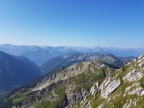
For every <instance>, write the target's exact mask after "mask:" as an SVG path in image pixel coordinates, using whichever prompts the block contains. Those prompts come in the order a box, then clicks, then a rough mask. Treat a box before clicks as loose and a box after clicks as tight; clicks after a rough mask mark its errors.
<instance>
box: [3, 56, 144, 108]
mask: <svg viewBox="0 0 144 108" xmlns="http://www.w3.org/2000/svg"><path fill="white" fill-rule="evenodd" d="M111 56H112V55H111ZM143 96H144V56H140V57H138V58H136V59H134V60H132V61H131V62H129V63H127V64H126V65H124V66H122V67H121V68H120V69H117V68H115V66H113V65H112V64H109V63H105V62H102V61H100V60H97V59H90V60H88V61H84V62H81V63H75V64H73V65H71V66H69V67H68V68H66V69H63V70H59V71H57V72H56V73H53V74H52V75H45V76H44V77H43V78H41V79H39V80H37V81H36V82H35V84H28V85H27V86H24V87H22V88H20V89H18V90H15V91H13V92H12V93H11V94H9V95H8V96H7V97H5V98H4V99H3V100H2V101H1V103H0V105H1V107H2V108H9V107H14V108H30V107H33V108H112V107H113V108H141V107H144V104H143Z"/></svg>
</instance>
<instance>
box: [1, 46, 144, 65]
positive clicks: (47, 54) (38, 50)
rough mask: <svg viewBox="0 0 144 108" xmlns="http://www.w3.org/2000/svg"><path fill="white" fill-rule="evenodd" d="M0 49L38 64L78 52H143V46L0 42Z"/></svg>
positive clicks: (117, 54)
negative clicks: (16, 43)
mask: <svg viewBox="0 0 144 108" xmlns="http://www.w3.org/2000/svg"><path fill="white" fill-rule="evenodd" d="M0 51H3V52H6V53H8V54H12V55H15V56H25V57H27V58H29V59H30V60H31V61H33V62H34V63H36V64H38V65H40V64H43V63H45V62H46V61H47V60H50V59H52V58H57V57H64V56H70V55H73V54H78V53H89V54H90V53H91V54H93V53H101V54H103V55H108V54H112V55H115V56H119V57H128V56H133V57H137V56H140V55H141V54H143V53H144V49H143V48H111V47H92V48H88V47H51V46H25V45H10V44H1V45H0Z"/></svg>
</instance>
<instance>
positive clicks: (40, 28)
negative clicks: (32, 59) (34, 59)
mask: <svg viewBox="0 0 144 108" xmlns="http://www.w3.org/2000/svg"><path fill="white" fill-rule="evenodd" d="M0 44H15V45H49V46H86V47H97V46H100V47H124V48H144V0H0Z"/></svg>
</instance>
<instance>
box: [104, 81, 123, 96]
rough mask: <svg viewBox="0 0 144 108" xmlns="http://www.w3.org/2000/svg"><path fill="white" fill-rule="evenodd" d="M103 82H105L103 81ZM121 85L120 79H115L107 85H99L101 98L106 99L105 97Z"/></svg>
mask: <svg viewBox="0 0 144 108" xmlns="http://www.w3.org/2000/svg"><path fill="white" fill-rule="evenodd" d="M104 84H105V83H104ZM120 85H121V82H120V79H117V80H116V79H115V80H113V81H111V82H110V83H107V85H105V86H104V85H103V84H102V85H101V98H103V99H107V97H108V96H109V95H110V94H111V93H112V92H114V91H115V90H116V89H117V88H118V87H119V86H120Z"/></svg>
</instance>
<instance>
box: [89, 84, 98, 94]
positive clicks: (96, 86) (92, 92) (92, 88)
mask: <svg viewBox="0 0 144 108" xmlns="http://www.w3.org/2000/svg"><path fill="white" fill-rule="evenodd" d="M99 90H100V88H99V82H96V83H95V84H94V85H93V86H92V87H91V89H90V94H92V95H95V94H97V93H98V91H99Z"/></svg>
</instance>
